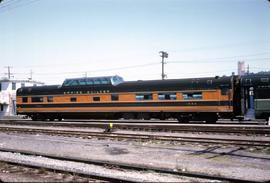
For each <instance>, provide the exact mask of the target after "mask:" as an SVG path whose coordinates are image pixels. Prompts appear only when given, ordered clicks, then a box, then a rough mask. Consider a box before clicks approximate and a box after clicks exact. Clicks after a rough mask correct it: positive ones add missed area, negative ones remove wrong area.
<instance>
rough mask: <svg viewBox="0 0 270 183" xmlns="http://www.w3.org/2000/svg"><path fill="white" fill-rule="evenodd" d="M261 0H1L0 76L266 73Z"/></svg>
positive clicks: (269, 28) (57, 80)
mask: <svg viewBox="0 0 270 183" xmlns="http://www.w3.org/2000/svg"><path fill="white" fill-rule="evenodd" d="M269 20H270V2H269V1H268V0H57V1H56V0H2V2H1V3H0V77H1V78H2V77H7V74H6V73H7V68H6V67H7V66H11V73H12V74H13V78H14V79H27V78H30V77H31V74H30V73H31V72H32V79H33V80H36V81H41V82H45V83H46V84H62V82H63V81H64V79H65V78H77V77H86V76H87V77H96V76H110V75H119V76H122V77H123V78H124V80H127V81H129V80H150V79H160V78H161V57H160V54H159V52H160V51H166V52H167V53H168V54H169V56H168V58H166V59H165V62H166V64H165V74H166V75H167V78H166V79H174V78H193V77H212V76H216V75H219V76H222V75H231V74H232V72H235V73H237V62H238V61H245V64H246V67H247V66H249V70H250V72H259V71H269V70H270V21H269Z"/></svg>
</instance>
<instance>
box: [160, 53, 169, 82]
mask: <svg viewBox="0 0 270 183" xmlns="http://www.w3.org/2000/svg"><path fill="white" fill-rule="evenodd" d="M159 54H160V56H161V58H162V61H161V64H162V73H161V79H162V80H164V79H165V77H166V74H165V73H164V64H165V63H164V58H168V56H169V54H168V53H167V52H165V51H160V52H159Z"/></svg>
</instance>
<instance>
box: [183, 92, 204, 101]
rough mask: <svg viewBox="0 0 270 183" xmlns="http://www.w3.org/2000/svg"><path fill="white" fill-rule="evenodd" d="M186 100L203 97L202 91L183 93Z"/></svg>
mask: <svg viewBox="0 0 270 183" xmlns="http://www.w3.org/2000/svg"><path fill="white" fill-rule="evenodd" d="M183 98H184V100H191V99H202V92H192V93H191V92H190V93H183Z"/></svg>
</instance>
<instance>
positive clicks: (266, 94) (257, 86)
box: [241, 74, 270, 120]
mask: <svg viewBox="0 0 270 183" xmlns="http://www.w3.org/2000/svg"><path fill="white" fill-rule="evenodd" d="M241 94H242V111H243V113H248V112H250V111H251V112H254V114H255V118H257V119H266V120H268V119H269V116H270V76H269V75H262V74H252V75H247V76H243V77H241Z"/></svg>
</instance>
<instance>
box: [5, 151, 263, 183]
mask: <svg viewBox="0 0 270 183" xmlns="http://www.w3.org/2000/svg"><path fill="white" fill-rule="evenodd" d="M1 152H8V153H16V154H18V153H19V154H20V155H23V156H34V157H37V158H41V157H43V158H49V159H52V160H57V161H65V162H76V163H83V164H88V165H89V164H90V165H97V166H103V167H109V169H111V168H115V169H119V170H120V171H125V172H127V171H129V170H133V171H140V172H145V171H146V172H147V171H151V172H155V173H159V174H167V175H177V176H181V177H188V178H196V179H199V180H201V181H202V182H208V181H209V180H218V181H228V182H240V183H241V182H247V183H249V182H255V183H256V182H258V183H259V182H260V183H262V182H263V181H253V180H252V181H250V180H246V179H238V178H232V177H226V176H222V175H210V174H205V173H196V172H186V171H184V172H183V171H181V170H177V169H170V168H159V167H154V166H146V165H137V164H124V163H117V162H110V161H99V160H92V159H83V158H76V157H68V156H59V155H55V154H45V153H40V152H34V151H25V150H16V149H7V148H0V155H1ZM0 158H1V156H0ZM1 161H5V162H9V163H10V162H11V163H17V164H23V165H27V166H31V167H40V168H46V169H51V170H57V171H59V168H57V167H55V168H54V167H52V166H50V167H48V166H45V165H40V164H39V165H37V163H35V164H31V163H29V162H28V163H26V162H23V163H22V162H21V163H18V162H17V161H14V160H11V159H9V160H3V159H2V158H1ZM60 171H66V172H69V173H76V174H78V175H83V176H85V175H86V176H90V177H91V178H96V179H98V180H106V181H110V182H141V181H142V180H138V179H135V178H134V177H128V176H123V177H119V176H118V177H117V176H106V175H104V174H97V173H89V172H84V171H81V172H80V171H73V170H72V169H69V170H62V169H60ZM125 174H126V173H125ZM193 181H194V180H193ZM197 181H198V180H197Z"/></svg>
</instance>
